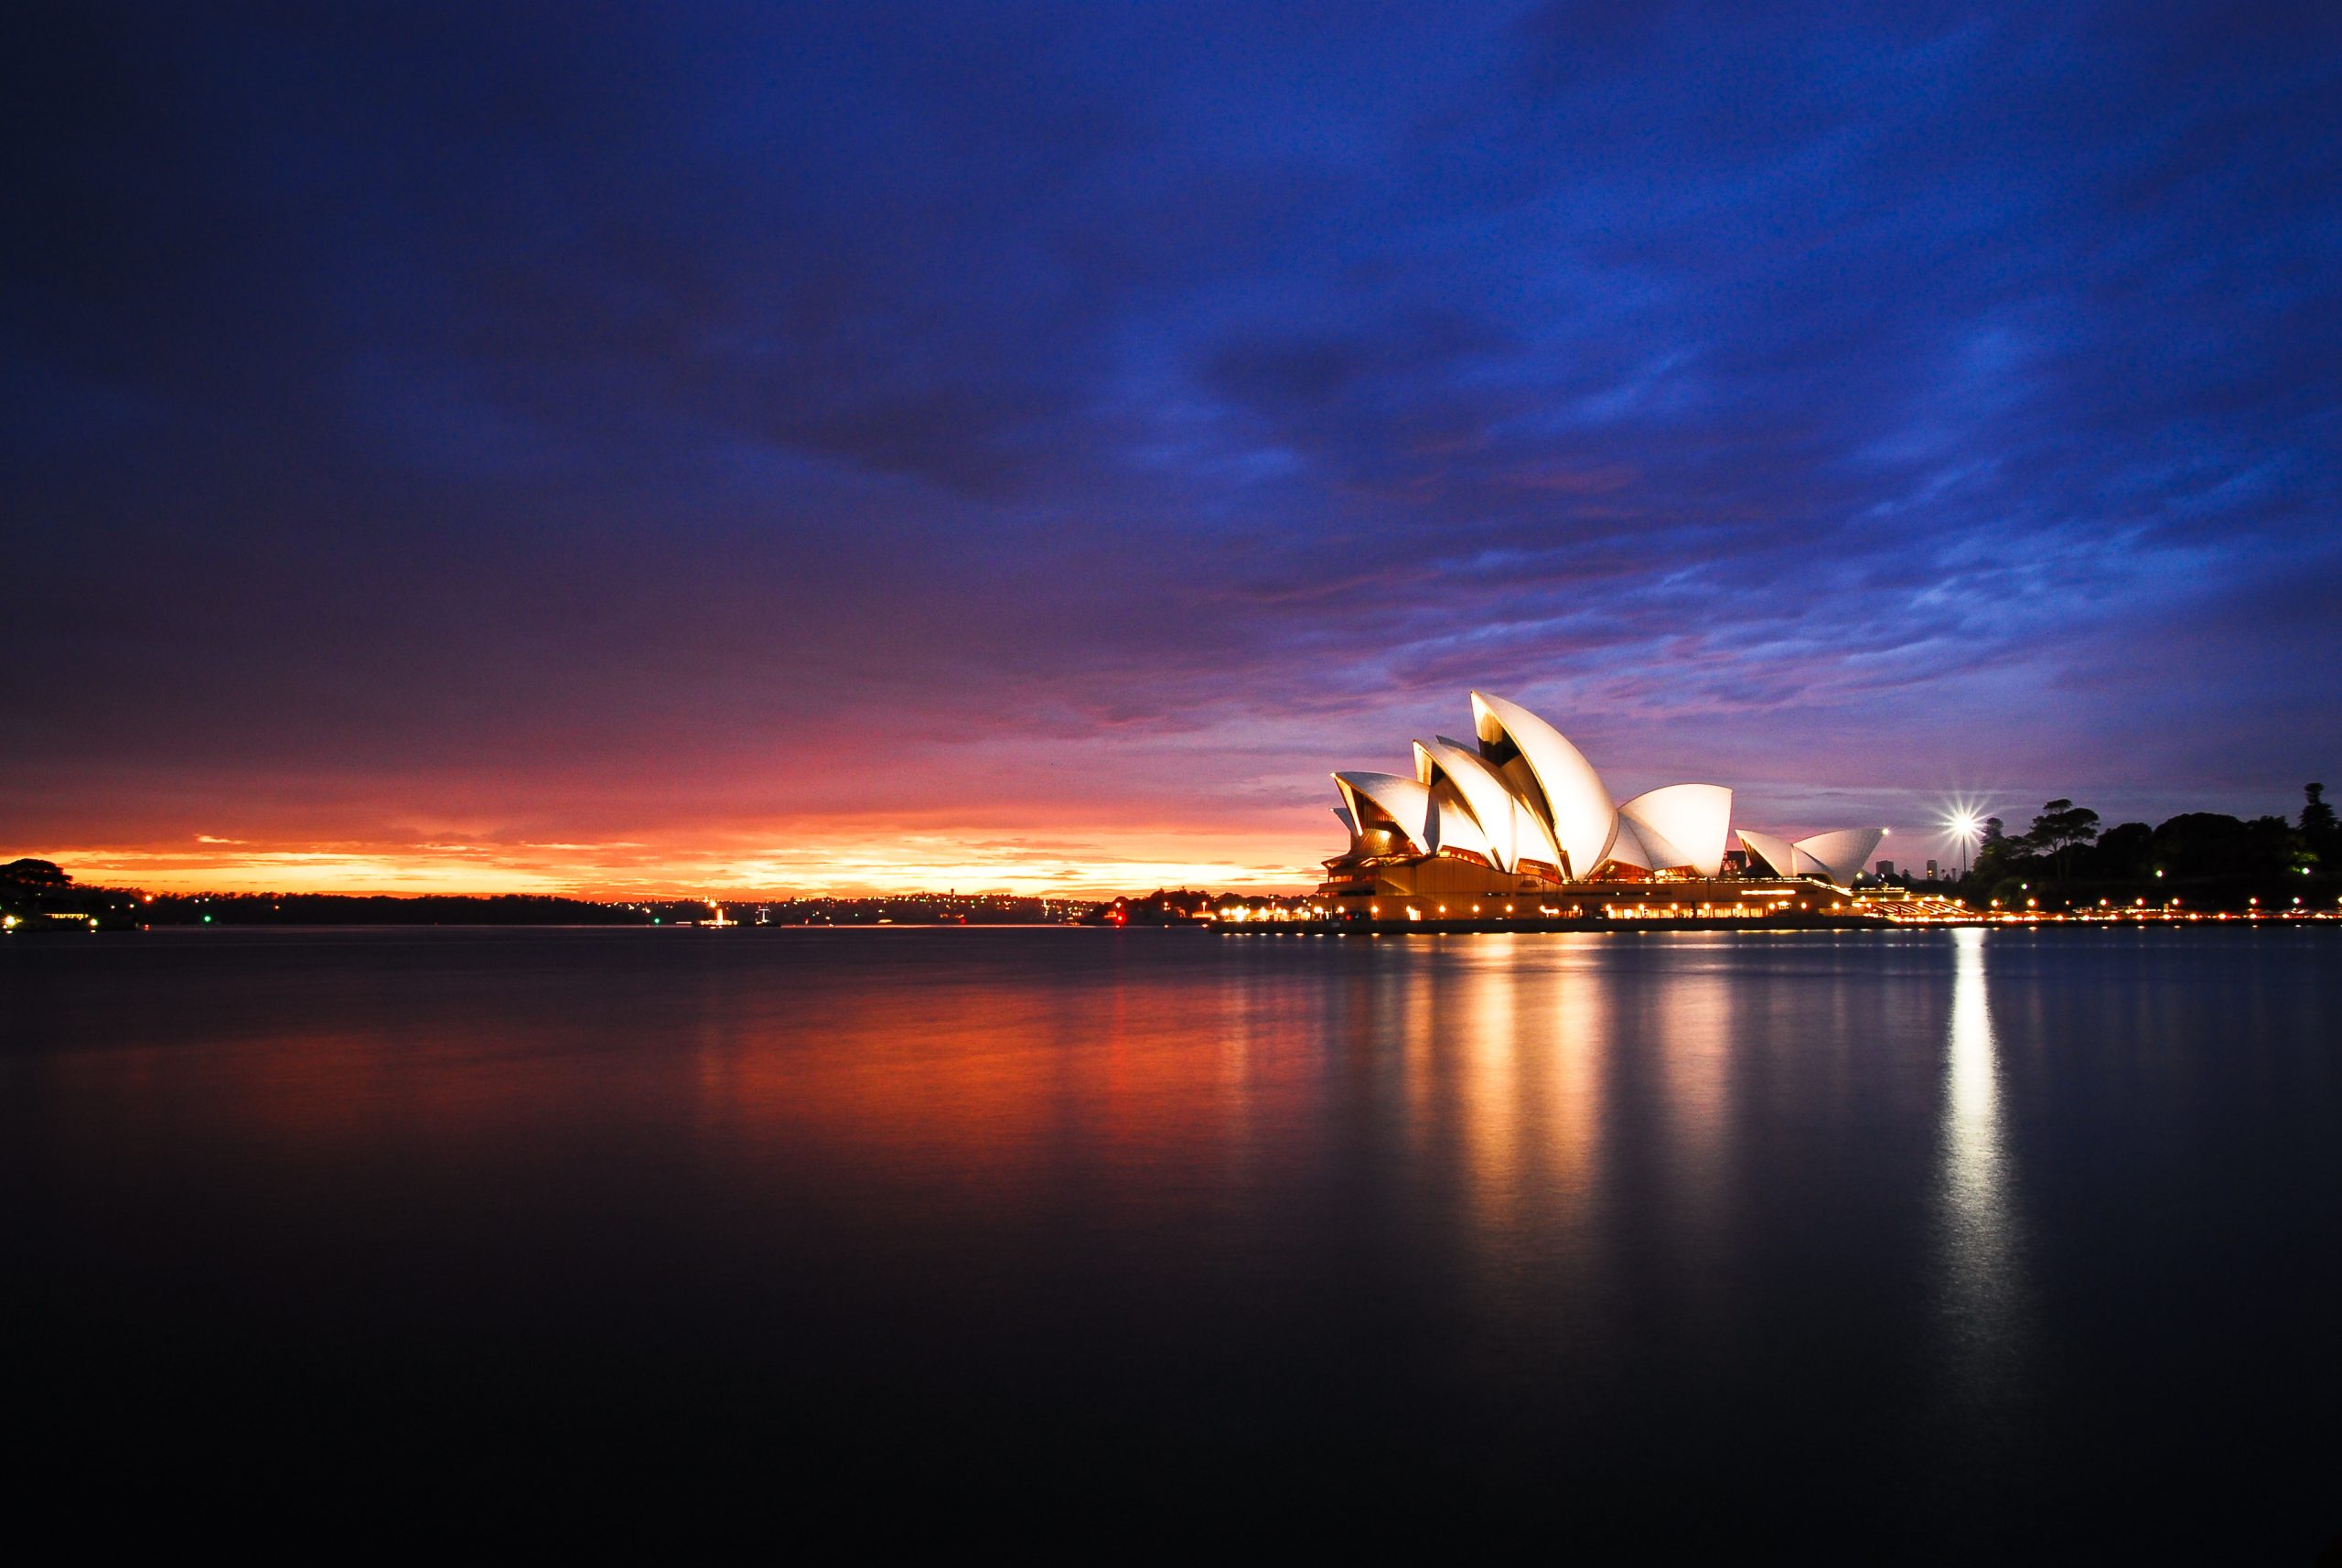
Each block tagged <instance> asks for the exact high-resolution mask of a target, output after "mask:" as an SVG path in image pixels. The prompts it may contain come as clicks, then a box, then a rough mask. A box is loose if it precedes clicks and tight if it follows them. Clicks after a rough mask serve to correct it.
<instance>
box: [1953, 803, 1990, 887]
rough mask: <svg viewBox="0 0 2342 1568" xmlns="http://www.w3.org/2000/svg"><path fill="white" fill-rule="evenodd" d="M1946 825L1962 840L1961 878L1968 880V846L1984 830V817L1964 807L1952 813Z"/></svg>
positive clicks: (1963, 880)
mask: <svg viewBox="0 0 2342 1568" xmlns="http://www.w3.org/2000/svg"><path fill="white" fill-rule="evenodd" d="M1944 826H1945V827H1947V828H1949V829H1950V830H1951V836H1952V837H1954V838H1956V839H1958V840H1959V841H1960V879H1961V881H1962V882H1965V881H1967V880H1968V846H1969V845H1971V844H1972V843H1975V842H1976V839H1977V835H1979V834H1980V833H1982V832H1983V831H1984V819H1983V818H1982V817H1980V816H1978V815H1977V814H1976V813H1975V812H1974V811H1969V810H1968V809H1966V808H1965V807H1962V808H1961V810H1959V811H1954V812H1953V813H1952V815H1951V820H1950V822H1946V823H1945V824H1944Z"/></svg>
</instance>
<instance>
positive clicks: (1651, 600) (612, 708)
mask: <svg viewBox="0 0 2342 1568" xmlns="http://www.w3.org/2000/svg"><path fill="white" fill-rule="evenodd" d="M2337 45H2342V8H2337V7H2335V6H2333V5H2303V6H2301V7H2298V8H2296V9H2292V10H2288V9H2286V8H2283V7H2256V8H2251V9H2249V10H2240V9H2238V8H2233V7H2225V6H2203V7H2156V6H2150V5H2119V6H2108V7H2105V8H2102V9H2091V8H2079V7H2068V6H2043V5H2011V6H2007V7H2004V8H2001V9H1999V10H1997V11H1994V10H1991V9H1984V8H1979V9H1976V10H1973V11H1969V12H1965V13H1956V12H1947V11H1942V10H1939V8H1936V7H1915V8H1911V9H1909V10H1907V11H1905V10H1902V9H1900V8H1897V7H1895V6H1891V5H1847V6H1843V7H1828V8H1794V9H1782V10H1774V9H1770V8H1763V7H1755V6H1728V7H1707V8H1703V9H1700V10H1696V11H1695V10H1692V9H1682V10H1676V9H1671V8H1669V7H1667V6H1663V5H1588V6H1571V5H1561V6H1537V5H1497V6H1479V7H1465V6H1429V5H1359V6H1310V7H1306V8H1295V9H1285V8H1281V7H1269V6H1262V5H1251V4H1247V5H1229V6H1223V7H1208V6H1207V7H1199V6H1193V5H1177V6H1161V7H1154V6H1120V5H1067V6H1062V7H1048V6H1024V5H993V4H980V5H978V4H972V5H961V6H908V7H897V6H890V5H829V6H798V7H780V6H770V5H743V6H739V7H729V6H723V5H670V6H661V7H644V8H641V9H639V10H636V11H625V10H615V9H603V8H599V7H580V6H575V5H548V6H543V7H541V8H528V7H520V6H503V5H499V6H492V7H490V6H468V5H467V6H455V7H447V8H445V9H444V10H442V11H440V12H438V13H436V16H435V19H434V14H433V13H432V12H430V11H428V10H426V9H424V8H420V7H406V6H391V7H363V8H360V7H349V6H339V5H327V6H315V7H312V6H288V7H249V6H246V7H233V8H222V9H220V11H218V12H216V13H213V12H208V11H207V10H205V9H204V8H202V7H196V6H176V5H174V6H157V7H153V8H138V7H131V8H122V7H115V6H108V5H87V6H72V7H58V8H53V9H51V10H50V11H49V12H48V15H47V16H46V17H45V18H44V19H43V20H42V21H41V22H39V23H38V24H37V25H34V26H31V27H28V28H27V29H25V30H24V31H23V32H22V34H21V36H20V37H19V38H17V39H16V47H17V51H18V65H19V67H20V73H21V74H22V76H23V77H24V78H25V80H24V81H22V82H21V83H20V84H19V85H18V86H16V88H14V89H12V91H11V92H10V93H9V94H8V95H7V97H6V100H5V103H0V114H5V117H6V121H7V128H8V142H9V145H10V151H9V154H8V159H9V162H10V164H11V166H12V168H13V171H14V172H13V175H12V177H11V179H10V181H9V189H10V193H11V201H10V206H11V208H12V209H13V211H12V215H11V218H10V221H9V228H10V229H11V231H12V238H11V242H10V243H9V244H8V245H7V246H6V247H5V252H0V254H4V255H5V261H0V267H5V276H0V298H5V308H0V393H5V401H6V418H5V426H4V427H0V442H5V449H6V468H5V473H6V484H5V512H0V545H5V554H4V555H0V560H5V581H6V594H7V606H8V608H7V614H6V617H5V622H0V624H5V628H6V634H7V635H6V642H5V658H0V721H4V723H0V737H4V738H0V758H5V769H4V770H0V779H5V790H0V859H5V858H8V857H11V856H14V855H16V854H38V855H42V856H46V857H48V858H53V859H56V860H59V861H60V862H61V863H63V864H64V865H66V866H67V867H68V869H70V870H71V871H73V872H74V873H75V875H77V876H80V877H81V878H83V879H85V880H98V881H112V882H121V883H131V884H135V885H141V886H150V887H156V888H166V887H190V886H213V887H221V888H227V887H281V888H295V887H329V888H337V889H349V890H353V891H364V890H378V889H382V888H391V889H416V890H419V889H424V888H430V889H435V890H457V891H463V890H478V891H504V890H517V889H537V888H559V889H575V890H580V891H585V892H589V893H596V894H621V893H628V892H650V891H661V892H665V891H673V892H703V891H706V892H714V891H752V890H753V891H774V892H780V891H790V890H811V889H853V888H866V887H876V888H915V887H936V888H941V887H945V886H957V887H958V888H960V889H961V890H962V891H968V890H971V889H974V888H984V887H1005V888H1015V889H1019V890H1027V891H1032V890H1046V889H1067V890H1119V889H1128V890H1134V891H1144V890H1145V889H1147V888H1149V887H1153V886H1156V885H1158V884H1165V883H1168V884H1172V885H1179V884H1187V885H1199V884H1200V885H1209V886H1216V887H1217V886H1239V885H1241V886H1306V885H1307V884H1308V882H1309V881H1310V880H1311V879H1312V874H1313V873H1314V871H1315V863H1316V861H1318V860H1319V859H1321V858H1323V857H1325V856H1327V855H1330V854H1335V853H1336V852H1337V851H1338V850H1339V849H1340V848H1341V847H1342V843H1343V839H1342V833H1341V831H1340V829H1339V827H1338V825H1337V824H1336V822H1335V821H1334V819H1333V818H1332V817H1331V816H1330V815H1329V814H1328V813H1329V808H1331V807H1332V806H1333V805H1335V804H1337V803H1338V802H1337V800H1336V797H1335V795H1334V793H1333V790H1332V788H1331V785H1330V782H1329V781H1328V779H1327V771H1328V770H1329V769H1332V768H1388V769H1392V770H1400V771H1404V770H1408V769H1409V768H1410V766H1411V765H1410V763H1409V761H1408V755H1407V743H1408V741H1409V740H1410V739H1411V738H1412V737H1413V736H1425V737H1428V736H1430V735H1431V734H1432V733H1434V731H1439V732H1445V733H1447V734H1450V735H1456V734H1463V733H1468V726H1469V724H1470V716H1469V714H1468V711H1467V708H1466V693H1467V691H1469V690H1470V689H1472V688H1475V687H1477V688H1480V689H1483V690H1487V691H1491V692H1495V693H1500V694H1503V695H1506V696H1509V697H1512V698H1514V699H1515V700H1517V701H1520V702H1521V703H1525V704H1527V705H1529V706H1531V707H1532V708H1534V709H1536V710H1538V711H1539V712H1541V713H1542V714H1546V715H1547V716H1548V717H1550V718H1552V720H1553V721H1554V722H1555V723H1556V724H1557V725H1559V726H1560V727H1561V728H1562V729H1563V731H1564V732H1565V733H1567V734H1569V735H1570V736H1572V737H1573V738H1574V739H1575V740H1576V741H1577V742H1578V743H1579V744H1580V746H1582V748H1583V749H1584V750H1585V752H1586V754H1587V755H1588V757H1591V758H1592V760H1593V761H1594V762H1595V765H1596V766H1597V767H1598V768H1601V769H1602V770H1603V772H1604V774H1605V776H1606V779H1607V780H1608V782H1609V783H1610V784H1611V785H1612V786H1613V788H1614V789H1616V790H1617V793H1619V794H1620V795H1621V796H1623V795H1625V794H1628V793H1630V792H1632V791H1635V790H1638V789H1645V788H1649V787H1650V786H1653V785H1658V784H1662V783H1669V782H1673V781H1677V780H1681V779H1698V780H1712V781H1714V782H1718V783H1724V784H1729V785H1731V786H1733V787H1734V788H1735V789H1736V790H1737V791H1738V792H1739V793H1738V805H1737V811H1736V816H1737V818H1738V820H1739V821H1741V822H1746V823H1747V824H1748V825H1749V826H1751V827H1760V828H1772V829H1778V830H1786V831H1792V832H1796V831H1806V830H1810V829H1817V828H1826V827H1834V826H1841V825H1845V824H1847V823H1851V822H1889V823H1892V824H1894V825H1895V830H1896V838H1895V839H1894V840H1892V841H1890V846H1889V848H1888V849H1887V850H1886V851H1883V852H1882V853H1885V854H1896V857H1897V858H1905V857H1910V858H1923V857H1924V856H1925V855H1927V854H1940V853H1941V852H1942V850H1943V847H1944V846H1943V843H1942V840H1941V838H1940V836H1939V832H1938V828H1939V822H1940V818H1941V816H1942V814H1943V808H1944V806H1945V803H1946V802H1947V801H1948V800H1950V799H1951V798H1952V797H1954V796H1960V797H1962V798H1966V799H1972V800H1978V801H1981V802H1982V803H1983V804H1984V805H1986V806H1987V807H1989V808H1991V809H1993V810H1996V811H2001V812H2002V813H2003V814H2004V815H2006V816H2008V817H2009V818H2011V819H2012V822H2014V823H2016V824H2019V825H2021V824H2022V822H2023V821H2024V820H2025V819H2027V818H2029V817H2030V815H2031V814H2032V813H2033V811H2036V810H2037V809H2038V807H2039V805H2040V802H2041V801H2042V800H2044V799H2046V798H2047V797H2048V796H2050V795H2053V794H2055V795H2068V796H2073V797H2076V798H2078V799H2080V800H2082V801H2083V802H2084V803H2085V804H2089V805H2093V806H2095V807H2097V808H2098V809H2099V810H2100V812H2101V813H2102V814H2103V815H2104V816H2105V818H2106V820H2107V821H2108V822H2114V821H2117V820H2121V819H2122V818H2125V817H2134V816H2135V817H2144V818H2146V819H2148V820H2151V821H2152V820H2155V819H2156V818H2158V817H2160V816H2162V815H2165V814H2168V813H2170V812H2171V811H2177V810H2182V809H2191V808H2208V809H2214V810H2220V811H2236V812H2240V813H2244V814H2252V813H2258V812H2261V811H2285V812H2289V813H2290V812H2292V811H2295V810H2297V809H2298V806H2299V802H2300V798H2301V797H2300V790H2301V786H2302V784H2303V783H2304V781H2306V780H2308V779H2332V780H2333V781H2334V783H2335V786H2336V788H2337V789H2342V702H2337V695H2336V693H2337V650H2342V530H2337V504H2338V503H2342V111H2337V104H2342V72H2337V66H2336V62H2337V61H2342V48H2337Z"/></svg>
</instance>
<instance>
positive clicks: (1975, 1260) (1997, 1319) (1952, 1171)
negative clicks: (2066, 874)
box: [1938, 927, 2022, 1398]
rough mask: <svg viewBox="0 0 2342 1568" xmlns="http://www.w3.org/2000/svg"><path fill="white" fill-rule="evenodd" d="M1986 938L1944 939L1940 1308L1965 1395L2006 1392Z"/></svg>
mask: <svg viewBox="0 0 2342 1568" xmlns="http://www.w3.org/2000/svg"><path fill="white" fill-rule="evenodd" d="M1987 937H1988V933H1987V932H1986V931H1984V930H1982V929H1978V928H1974V927H1970V928H1965V929H1961V930H1957V931H1954V932H1953V933H1952V941H1953V949H1952V988H1951V1015H1950V1027H1949V1029H1948V1031H1947V1036H1948V1038H1947V1041H1946V1050H1945V1061H1944V1092H1943V1111H1942V1119H1941V1124H1940V1131H1939V1140H1938V1141H1939V1149H1940V1159H1941V1169H1940V1173H1939V1190H1940V1193H1941V1216H1940V1222H1941V1230H1942V1237H1943V1242H1942V1269H1943V1283H1942V1294H1943V1304H1944V1307H1945V1310H1946V1312H1947V1314H1948V1316H1949V1317H1950V1322H1951V1326H1952V1333H1953V1338H1954V1341H1955V1343H1956V1344H1957V1346H1958V1347H1959V1354H1958V1356H1957V1358H1956V1362H1955V1364H1956V1366H1957V1368H1958V1375H1959V1376H1960V1378H1961V1380H1963V1381H1964V1383H1965V1384H1966V1387H1965V1388H1964V1389H1963V1390H1962V1391H1961V1392H1962V1393H1964V1394H1965V1395H1967V1396H1968V1397H1971V1398H1978V1397H1989V1396H1992V1395H1994V1394H1997V1393H2004V1392H2006V1391H2008V1390H2009V1385H2010V1380H2011V1379H2012V1378H2013V1377H2014V1373H2015V1370H2016V1369H2015V1366H2014V1358H2015V1356H2016V1353H2017V1349H2018V1346H2017V1337H2018V1329H2019V1326H2020V1325H2019V1321H2018V1318H2019V1309H2020V1299H2019V1298H2020V1293H2021V1286H2022V1280H2021V1277H2020V1276H2021V1266H2022V1257H2021V1246H2020V1242H2021V1238H2020V1236H2019V1234H2018V1230H2017V1225H2016V1221H2015V1218H2014V1201H2013V1197H2012V1194H2011V1190H2010V1187H2011V1176H2012V1175H2013V1172H2012V1170H2011V1162H2010V1157H2009V1153H2008V1147H2007V1137H2006V1133H2005V1131H2004V1128H2003V1125H2002V1114H2001V1069H2000V1052H1999V1045H1998V1042H1997V1041H1996V1039H1995V1038H1994V1036H1993V1014H1992V1003H1991V998H1990V995H1989V992H1988V985H1987V981H1986V959H1985V944H1986V940H1987Z"/></svg>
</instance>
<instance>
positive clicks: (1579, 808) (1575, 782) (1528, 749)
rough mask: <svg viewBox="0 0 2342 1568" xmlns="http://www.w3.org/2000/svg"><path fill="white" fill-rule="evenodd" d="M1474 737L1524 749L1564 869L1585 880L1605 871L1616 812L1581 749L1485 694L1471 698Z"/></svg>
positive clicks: (1531, 716)
mask: <svg viewBox="0 0 2342 1568" xmlns="http://www.w3.org/2000/svg"><path fill="white" fill-rule="evenodd" d="M1472 731H1473V734H1474V735H1475V736H1477V737H1478V738H1479V741H1480V743H1481V745H1482V746H1493V745H1496V744H1498V743H1499V742H1502V741H1507V740H1509V741H1510V742H1511V743H1512V744H1513V745H1514V746H1517V747H1519V748H1520V755H1521V757H1522V758H1523V759H1524V760H1525V761H1527V763H1528V764H1529V770H1530V772H1531V774H1532V775H1534V776H1535V779H1536V781H1537V789H1538V792H1539V795H1540V796H1541V797H1542V799H1540V800H1533V801H1532V802H1531V804H1532V806H1534V807H1537V808H1540V809H1539V811H1538V814H1539V815H1540V816H1542V817H1543V818H1544V819H1545V820H1546V821H1548V822H1551V823H1552V829H1553V841H1554V843H1555V845H1556V847H1558V848H1559V849H1560V850H1561V852H1562V853H1563V854H1565V855H1567V856H1568V857H1569V864H1568V865H1567V866H1566V867H1564V869H1565V870H1567V871H1568V873H1569V874H1570V875H1573V876H1584V875H1587V874H1588V873H1589V872H1591V871H1593V869H1594V868H1595V866H1597V865H1601V864H1602V861H1603V859H1604V857H1605V856H1606V855H1608V854H1610V853H1611V850H1610V841H1611V839H1612V838H1614V837H1615V836H1616V835H1617V831H1618V812H1617V808H1616V807H1614V806H1613V805H1611V803H1610V791H1609V790H1608V789H1605V788H1604V787H1603V783H1602V776H1601V775H1600V774H1598V773H1596V772H1595V770H1594V765H1593V764H1592V763H1590V762H1588V761H1586V759H1585V756H1584V755H1583V754H1582V753H1580V752H1579V750H1578V748H1577V747H1575V746H1572V745H1571V744H1570V743H1569V742H1568V741H1566V740H1564V739H1563V738H1562V732H1561V731H1559V730H1557V729H1555V728H1554V727H1553V726H1552V725H1549V724H1547V723H1546V722H1545V721H1544V720H1543V719H1541V718H1539V717H1538V716H1537V715H1536V714H1532V713H1531V712H1530V711H1529V710H1528V709H1526V708H1524V707H1522V706H1520V704H1519V703H1509V702H1506V701H1505V700H1504V699H1503V698H1502V697H1491V696H1489V695H1488V694H1487V693H1483V692H1475V693H1472Z"/></svg>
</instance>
